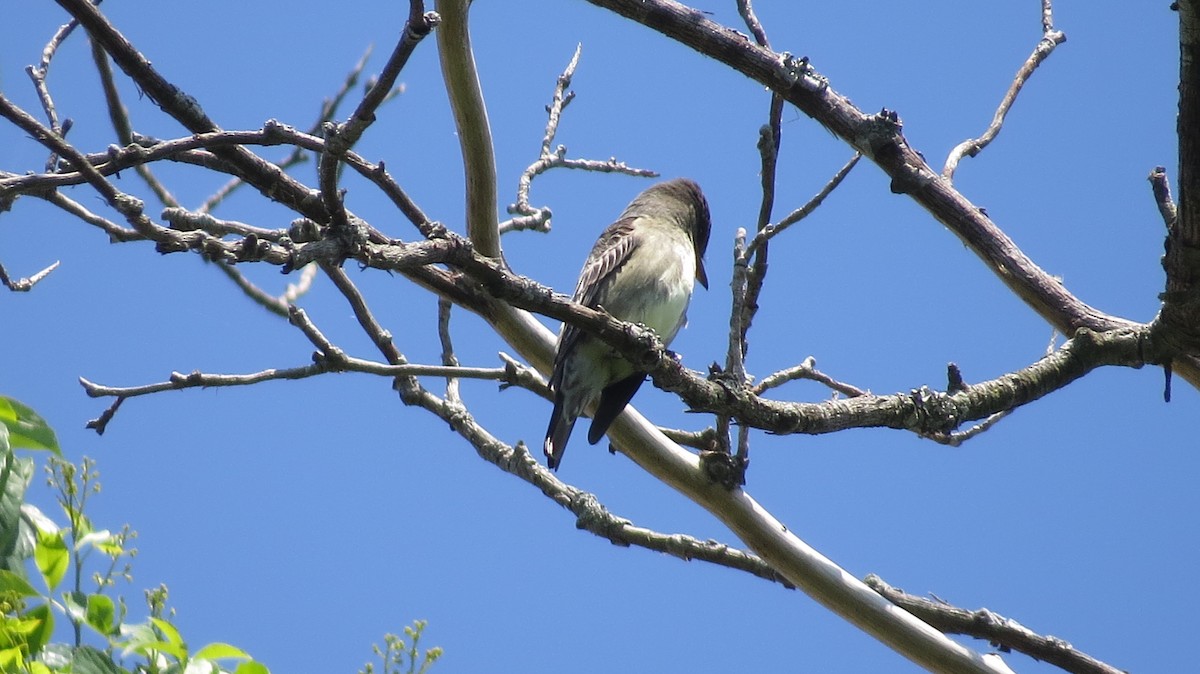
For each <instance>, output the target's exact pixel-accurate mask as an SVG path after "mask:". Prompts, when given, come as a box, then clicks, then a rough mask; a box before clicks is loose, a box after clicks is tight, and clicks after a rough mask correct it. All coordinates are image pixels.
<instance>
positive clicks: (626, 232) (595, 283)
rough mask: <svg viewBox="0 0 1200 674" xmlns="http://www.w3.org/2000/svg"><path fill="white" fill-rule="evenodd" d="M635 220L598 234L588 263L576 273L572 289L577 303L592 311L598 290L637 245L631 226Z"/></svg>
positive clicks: (618, 223)
mask: <svg viewBox="0 0 1200 674" xmlns="http://www.w3.org/2000/svg"><path fill="white" fill-rule="evenodd" d="M636 220H637V218H636V217H626V218H621V219H620V220H617V221H616V222H614V223H613V224H611V225H609V226H608V229H606V230H604V232H603V233H602V234H601V235H600V238H599V239H598V240H597V241H596V245H595V246H592V252H591V253H590V254H589V255H588V263H587V264H586V265H585V266H584V268H583V271H582V272H580V273H579V284H578V285H576V286H575V297H574V300H575V301H576V302H579V303H580V304H583V305H586V306H589V307H592V308H595V306H596V305H595V298H596V293H597V291H599V290H600V288H602V287H603V286H604V284H605V283H606V282H607V280H608V277H609V276H610V275H612V273H613V272H615V271H616V270H617V269H618V268H619V267H620V266H621V265H622V264H623V263H624V262H625V260H627V259H628V258H629V254H630V253H631V252H633V248H634V244H635V243H636V241H635V238H636V237H635V235H634V228H633V225H634V222H636Z"/></svg>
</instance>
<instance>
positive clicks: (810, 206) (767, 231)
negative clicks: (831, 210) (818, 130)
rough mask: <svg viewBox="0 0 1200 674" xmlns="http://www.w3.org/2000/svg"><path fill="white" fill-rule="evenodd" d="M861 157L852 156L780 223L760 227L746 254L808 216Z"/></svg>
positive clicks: (839, 183)
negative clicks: (819, 188)
mask: <svg viewBox="0 0 1200 674" xmlns="http://www.w3.org/2000/svg"><path fill="white" fill-rule="evenodd" d="M859 159H862V154H860V153H858V152H855V153H854V156H853V157H851V158H850V160H849V161H847V162H846V163H845V165H843V166H842V168H840V169H838V172H837V173H835V174H833V177H832V178H830V179H829V182H827V183H825V186H824V187H822V188H821V191H820V192H817V194H816V195H815V196H813V198H812V199H809V200H808V202H807V203H805V204H804V205H803V206H801V207H800V208H797V209H796V210H794V211H792V212H791V213H788V215H787V217H785V218H784V219H782V220H780V221H779V222H778V223H776V224H773V225H768V226H766V227H764V228H762V229H760V230H759V231H758V234H756V235H755V236H754V239H752V240H751V241H750V243H749V244H748V245H747V246H746V252H745V254H746V255H747V256H750V255H754V254H756V253H757V251H758V249H759V248H760V247H761V246H763V245H765V244H766V243H767V242H768V241H770V240H771V239H773V238H775V237H776V236H777V235H779V234H781V233H782V232H783V230H785V229H787V228H788V227H791V226H792V225H794V224H796V223H797V222H800V221H801V220H803V219H804V218H806V217H808V215H809V214H810V213H812V212H813V211H815V210H816V209H817V207H818V206H820V205H821V204H822V203H823V202H824V201H825V198H826V197H828V196H829V195H830V193H832V192H833V191H834V190H835V189H837V187H838V185H841V184H842V181H843V180H845V179H846V176H847V175H849V174H850V170H851V169H853V168H854V166H855V165H856V164H858V160H859Z"/></svg>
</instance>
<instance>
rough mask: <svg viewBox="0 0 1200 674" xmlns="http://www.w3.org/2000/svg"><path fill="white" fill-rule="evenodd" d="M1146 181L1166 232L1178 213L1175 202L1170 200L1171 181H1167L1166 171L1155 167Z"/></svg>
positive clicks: (1173, 223)
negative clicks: (1148, 182)
mask: <svg viewBox="0 0 1200 674" xmlns="http://www.w3.org/2000/svg"><path fill="white" fill-rule="evenodd" d="M1147 179H1148V180H1149V181H1150V190H1151V191H1152V192H1153V193H1154V203H1155V204H1156V205H1157V206H1158V213H1159V215H1161V216H1162V219H1163V224H1164V225H1166V227H1167V231H1170V230H1171V229H1172V228H1174V227H1175V222H1176V221H1177V220H1178V219H1179V211H1178V209H1176V208H1175V201H1174V200H1173V199H1172V198H1171V181H1170V180H1168V179H1167V169H1166V168H1165V167H1162V166H1155V167H1154V170H1153V171H1151V172H1150V175H1149V176H1148V177H1147Z"/></svg>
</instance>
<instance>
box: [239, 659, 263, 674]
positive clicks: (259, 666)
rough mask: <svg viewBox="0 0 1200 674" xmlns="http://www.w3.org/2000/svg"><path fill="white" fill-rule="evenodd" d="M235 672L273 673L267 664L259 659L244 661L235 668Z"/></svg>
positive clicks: (251, 673) (240, 673)
mask: <svg viewBox="0 0 1200 674" xmlns="http://www.w3.org/2000/svg"><path fill="white" fill-rule="evenodd" d="M233 674H271V670H269V669H267V666H266V665H264V664H263V663H261V662H259V661H257V660H251V661H249V662H243V663H241V664H240V665H238V666H237V669H235V670H233Z"/></svg>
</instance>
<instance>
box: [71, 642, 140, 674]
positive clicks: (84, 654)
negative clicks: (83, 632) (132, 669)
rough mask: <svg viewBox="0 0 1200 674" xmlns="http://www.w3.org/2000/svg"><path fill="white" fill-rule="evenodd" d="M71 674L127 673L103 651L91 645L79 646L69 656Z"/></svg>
mask: <svg viewBox="0 0 1200 674" xmlns="http://www.w3.org/2000/svg"><path fill="white" fill-rule="evenodd" d="M71 672H72V674H129V673H128V672H127V671H126V670H124V669H122V668H120V667H118V666H117V665H116V663H114V662H113V661H112V658H111V657H109V656H108V654H106V653H104V652H103V651H99V650H96V649H95V648H92V647H91V646H80V647H79V648H76V649H75V654H74V656H73V657H72V658H71Z"/></svg>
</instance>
